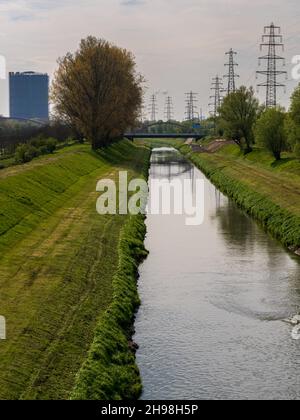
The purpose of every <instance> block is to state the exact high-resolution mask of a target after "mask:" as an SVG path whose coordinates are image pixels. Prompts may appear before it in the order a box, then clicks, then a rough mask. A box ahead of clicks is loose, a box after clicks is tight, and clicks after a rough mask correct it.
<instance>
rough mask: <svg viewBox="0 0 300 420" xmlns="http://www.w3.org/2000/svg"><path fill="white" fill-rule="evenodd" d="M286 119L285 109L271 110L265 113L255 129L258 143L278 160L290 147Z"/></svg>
mask: <svg viewBox="0 0 300 420" xmlns="http://www.w3.org/2000/svg"><path fill="white" fill-rule="evenodd" d="M285 118H286V114H285V112H284V110H283V109H281V108H270V109H267V110H265V111H264V112H263V114H262V115H261V116H260V118H259V120H258V121H257V123H256V127H255V137H256V140H257V143H258V144H259V145H261V146H263V147H265V148H266V149H267V150H269V151H270V152H272V154H273V156H274V157H275V159H276V160H280V159H281V153H282V152H283V151H284V150H287V147H288V144H287V135H286V131H285Z"/></svg>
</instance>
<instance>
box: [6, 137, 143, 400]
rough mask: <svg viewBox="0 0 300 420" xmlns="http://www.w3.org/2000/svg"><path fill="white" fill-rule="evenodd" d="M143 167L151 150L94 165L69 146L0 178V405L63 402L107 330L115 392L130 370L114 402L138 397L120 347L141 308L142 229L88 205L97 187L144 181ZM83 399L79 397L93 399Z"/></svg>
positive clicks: (117, 148) (128, 350)
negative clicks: (1, 326)
mask: <svg viewBox="0 0 300 420" xmlns="http://www.w3.org/2000/svg"><path fill="white" fill-rule="evenodd" d="M148 162H149V150H147V149H146V148H144V147H136V146H134V145H133V144H132V143H130V142H129V141H123V142H120V143H118V144H114V145H112V146H111V147H109V148H108V149H106V150H105V151H103V152H102V153H101V154H100V155H99V154H96V153H93V152H91V151H90V147H89V146H87V145H83V146H71V147H69V148H67V149H65V150H61V151H59V152H57V153H55V154H54V155H53V156H52V155H51V156H44V157H41V158H38V159H36V160H34V161H32V162H30V163H29V164H26V165H20V166H16V167H11V168H7V169H3V170H1V172H0V203H1V204H0V291H1V293H0V308H1V315H3V316H5V317H6V321H7V340H6V341H2V342H1V343H0V367H1V369H0V398H1V399H69V398H70V397H71V394H72V392H73V390H74V387H75V386H76V390H77V391H78V389H79V388H78V386H79V385H78V384H79V383H81V382H80V378H81V377H82V376H81V375H79V377H78V376H77V373H78V372H79V370H80V369H81V367H82V366H83V364H84V363H85V362H86V360H87V357H88V355H91V354H93V355H95V353H94V352H93V350H94V349H95V342H96V341H97V338H98V337H100V335H99V332H101V329H102V328H104V327H103V326H105V325H106V327H107V328H108V329H106V330H105V334H108V335H107V336H106V347H105V351H106V353H105V355H104V354H103V355H102V356H107V357H106V358H105V359H103V366H106V367H107V370H106V371H105V372H104V371H103V375H104V376H105V377H106V376H107V374H108V372H109V375H111V376H112V377H113V375H114V373H116V374H117V375H120V378H119V379H120V381H121V382H122V380H124V376H122V375H121V374H120V372H123V373H125V372H126V374H125V375H127V374H128V371H129V370H130V371H132V372H133V374H132V375H131V376H128V380H127V383H126V385H128V384H129V382H130V384H131V386H132V388H130V389H128V390H127V389H126V390H125V389H124V388H123V389H121V388H118V390H117V392H118V395H120V397H125V396H127V395H128V392H131V391H132V395H137V394H138V393H139V392H140V379H139V375H138V369H137V367H136V366H135V363H134V352H133V350H132V343H130V340H129V342H128V340H127V337H129V335H130V334H129V330H130V328H129V326H130V321H129V320H132V317H133V316H134V311H135V308H136V306H137V304H138V296H137V292H136V278H134V274H135V273H136V271H135V270H136V269H137V264H138V261H140V258H141V257H142V256H144V255H145V251H144V249H143V245H142V244H143V241H142V240H143V235H144V234H145V227H144V221H143V220H141V219H140V218H139V217H137V218H134V217H133V218H131V217H129V216H119V215H116V216H99V215H98V214H97V213H96V211H95V204H96V200H97V198H98V196H99V193H97V192H96V183H97V181H98V180H99V179H101V178H110V179H117V176H118V172H119V170H128V173H129V178H131V177H137V176H139V177H140V176H145V170H147V168H148ZM132 238H134V240H132ZM128 253H130V260H129V262H127V263H126V265H125V262H126V257H128ZM124 271H125V272H126V278H125V276H123V275H122V273H123V272H124ZM123 277H124V278H123ZM121 280H122V281H124V282H126V286H125V283H122V281H121ZM129 286H130V287H129ZM124 287H126V293H125V290H124ZM127 288H128V290H127ZM116 299H117V300H118V303H117V302H116ZM122 299H123V300H122ZM118 323H119V324H118ZM112 325H114V328H117V329H118V332H117V334H116V336H115V341H113V340H112V337H111V335H109V332H110V334H111V333H112V331H113V329H112ZM103 331H104V329H103ZM102 338H103V337H102ZM116 340H118V341H120V343H122V345H123V348H122V351H120V347H119V346H118V345H117V341H116ZM126 340H127V341H126ZM125 342H126V344H127V345H126V344H125ZM96 352H98V349H97V351H96ZM97 354H98V356H99V353H97ZM108 355H109V357H108ZM89 358H90V356H89ZM86 364H87V365H89V366H90V363H89V362H86ZM123 367H124V368H123ZM118 369H119V370H118ZM101 372H102V370H101ZM117 372H118V373H117ZM93 373H94V375H95V376H94V379H95V381H97V389H98V391H99V384H102V385H103V388H102V391H103V390H104V389H105V391H103V392H105V393H106V394H105V395H106V396H107V397H108V398H113V396H114V395H115V394H113V392H115V391H116V390H115V387H114V390H113V389H112V388H111V389H110V390H109V389H108V387H107V386H106V385H105V383H104V381H103V376H102V377H99V376H98V373H99V372H97V371H96V370H93ZM76 378H79V379H77V381H76ZM90 379H91V378H90V377H89V380H90ZM124 383H125V382H124ZM80 389H81V390H82V386H81V387H80ZM77 391H76V392H77ZM100 391H101V389H100ZM100 391H99V392H100ZM110 391H111V393H110ZM125 391H126V392H127V393H125ZM89 392H92V389H91V388H90V389H89V390H88V393H86V394H85V397H86V398H87V399H93V396H94V395H92V394H89ZM122 392H124V394H123V395H122ZM73 395H74V394H73Z"/></svg>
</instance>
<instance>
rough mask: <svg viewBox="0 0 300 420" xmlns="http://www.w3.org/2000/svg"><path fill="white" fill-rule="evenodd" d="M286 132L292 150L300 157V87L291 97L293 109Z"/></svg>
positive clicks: (288, 117) (287, 122)
mask: <svg viewBox="0 0 300 420" xmlns="http://www.w3.org/2000/svg"><path fill="white" fill-rule="evenodd" d="M285 131H286V134H287V139H288V143H289V145H290V147H291V149H292V150H294V152H295V153H296V155H297V156H298V157H300V85H299V86H298V87H297V88H296V89H295V91H294V93H293V94H292V97H291V107H290V112H289V113H288V115H287V118H286V122H285Z"/></svg>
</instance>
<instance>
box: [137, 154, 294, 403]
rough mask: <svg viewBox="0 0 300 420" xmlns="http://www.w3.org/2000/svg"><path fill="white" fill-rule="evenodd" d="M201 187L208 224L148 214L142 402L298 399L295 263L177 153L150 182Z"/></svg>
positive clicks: (140, 319) (154, 168)
mask: <svg viewBox="0 0 300 420" xmlns="http://www.w3.org/2000/svg"><path fill="white" fill-rule="evenodd" d="M153 179H165V180H168V181H167V182H172V181H173V180H174V179H177V180H178V179H179V180H184V179H187V180H189V181H190V186H191V188H190V194H191V195H192V194H193V193H194V192H193V191H194V185H195V182H196V180H197V179H204V182H205V200H204V203H205V220H204V223H203V224H201V225H200V226H187V225H186V223H185V216H184V215H183V216H177V215H168V216H167V215H160V216H158V215H151V214H149V215H148V218H147V228H148V234H147V239H146V247H147V248H148V250H149V251H150V254H149V257H148V259H147V260H146V261H145V262H144V264H143V265H142V266H141V269H140V279H139V293H140V297H141V300H142V305H141V308H140V311H139V313H138V316H137V320H136V336H135V341H136V342H137V343H138V344H139V346H140V348H139V351H138V353H137V361H138V365H139V368H140V370H141V374H142V379H143V385H144V393H143V396H142V399H144V400H150V399H158V400H163V399H171V400H174V399H192V400H195V399H262V398H263V399H299V398H300V341H296V340H293V339H292V336H291V331H292V326H291V325H289V324H286V323H284V322H283V319H285V318H287V317H289V316H291V315H295V314H296V313H297V311H298V310H299V308H300V263H299V259H298V258H297V257H293V256H292V255H290V254H289V253H287V252H286V251H285V250H284V249H283V248H282V246H281V245H280V244H278V243H277V242H276V241H275V240H273V239H272V238H270V237H269V236H268V235H267V234H266V233H265V232H264V231H263V230H262V229H261V228H260V227H259V226H258V225H257V224H256V223H255V222H254V221H253V220H251V219H250V218H249V217H248V216H247V215H245V214H244V213H243V212H242V211H241V210H240V209H238V208H237V207H236V205H235V204H234V203H233V202H232V201H230V200H229V199H228V198H226V197H224V196H223V195H222V194H221V193H220V192H219V191H218V190H216V188H215V187H214V186H213V185H212V184H211V182H210V181H209V180H207V179H206V178H205V176H204V175H203V174H202V173H201V172H200V171H199V170H198V169H196V168H195V167H194V166H193V165H191V164H190V163H189V162H188V161H185V160H184V159H183V158H182V157H181V155H179V154H178V152H177V151H175V150H174V149H163V148H162V149H155V150H154V151H153V155H152V164H151V172H150V180H153Z"/></svg>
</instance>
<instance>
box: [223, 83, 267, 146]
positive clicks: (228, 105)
mask: <svg viewBox="0 0 300 420" xmlns="http://www.w3.org/2000/svg"><path fill="white" fill-rule="evenodd" d="M259 113H260V106H259V102H258V100H257V99H256V98H255V97H254V91H253V89H252V88H250V89H247V88H246V87H245V86H242V87H240V88H239V89H238V90H236V91H235V92H233V93H230V94H229V95H227V96H226V97H225V99H224V101H223V103H222V105H221V107H220V109H219V118H218V126H219V129H222V130H224V135H225V136H226V137H227V138H230V139H231V140H234V141H235V142H236V143H237V144H238V145H239V146H240V148H241V149H242V150H243V151H244V153H245V154H246V153H249V152H251V151H252V145H253V142H254V132H253V129H254V124H255V123H256V121H257V118H258V116H259Z"/></svg>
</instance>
